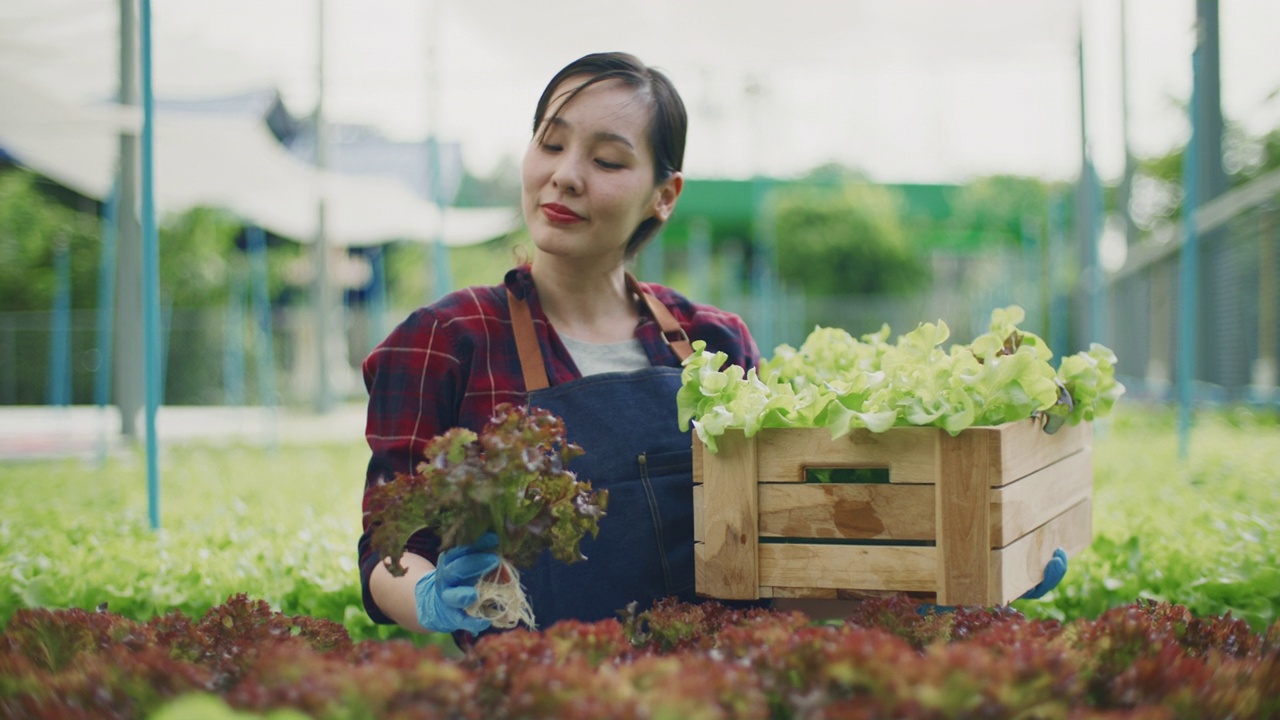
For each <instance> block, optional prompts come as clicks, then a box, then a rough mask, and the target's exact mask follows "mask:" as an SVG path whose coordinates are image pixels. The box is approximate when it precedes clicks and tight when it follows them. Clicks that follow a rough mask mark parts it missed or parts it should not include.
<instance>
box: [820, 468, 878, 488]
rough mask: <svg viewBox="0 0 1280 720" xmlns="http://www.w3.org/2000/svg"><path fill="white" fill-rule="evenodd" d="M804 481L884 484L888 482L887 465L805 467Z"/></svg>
mask: <svg viewBox="0 0 1280 720" xmlns="http://www.w3.org/2000/svg"><path fill="white" fill-rule="evenodd" d="M804 481H805V482H807V483H828V484H845V485H886V484H888V483H889V482H890V480H889V468H887V467H856V468H854V467H834V468H833V467H806V468H805V469H804Z"/></svg>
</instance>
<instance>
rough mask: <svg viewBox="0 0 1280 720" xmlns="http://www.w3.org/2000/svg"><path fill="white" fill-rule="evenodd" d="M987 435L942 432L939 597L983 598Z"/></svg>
mask: <svg viewBox="0 0 1280 720" xmlns="http://www.w3.org/2000/svg"><path fill="white" fill-rule="evenodd" d="M990 439H991V435H990V433H986V432H969V431H965V432H962V433H960V434H959V435H957V436H955V437H952V436H950V435H945V434H944V435H943V436H942V438H941V441H942V442H941V448H940V453H939V458H940V467H939V472H938V475H939V478H938V482H937V484H936V486H935V488H936V492H937V500H936V508H937V512H938V537H937V549H938V552H937V555H936V562H937V567H936V573H937V589H938V602H939V603H942V604H944V605H983V604H986V603H985V601H986V598H987V586H988V579H989V577H990V574H991V569H990V566H991V540H990V537H991V521H990V520H989V518H988V514H989V512H990V505H989V504H988V498H987V491H988V488H989V487H990V483H991V455H992V447H991V442H990Z"/></svg>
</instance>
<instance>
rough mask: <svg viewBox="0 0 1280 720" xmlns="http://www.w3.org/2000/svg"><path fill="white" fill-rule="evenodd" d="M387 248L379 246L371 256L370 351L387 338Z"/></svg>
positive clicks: (373, 250)
mask: <svg viewBox="0 0 1280 720" xmlns="http://www.w3.org/2000/svg"><path fill="white" fill-rule="evenodd" d="M386 255H387V253H386V248H385V247H384V246H381V245H379V246H377V247H374V248H373V249H372V251H371V252H370V254H369V265H370V268H371V269H372V271H373V278H372V280H371V282H370V283H369V343H368V345H369V348H368V349H369V350H373V348H375V347H377V345H378V343H380V342H382V340H383V338H385V337H386V336H387V333H388V330H387V262H386Z"/></svg>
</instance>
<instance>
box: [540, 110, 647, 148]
mask: <svg viewBox="0 0 1280 720" xmlns="http://www.w3.org/2000/svg"><path fill="white" fill-rule="evenodd" d="M546 123H547V129H548V130H550V129H551V128H552V127H556V128H563V129H566V130H567V129H570V128H572V127H573V124H572V123H570V122H569V121H568V120H565V119H564V118H562V117H559V116H556V117H551V118H547V120H546ZM591 140H592V141H594V142H615V143H619V144H621V145H626V146H627V147H628V148H630V149H632V150H635V149H636V146H635V143H633V142H631V139H630V138H628V137H627V136H626V135H619V134H618V133H615V132H609V131H607V130H599V131H596V132H594V133H591Z"/></svg>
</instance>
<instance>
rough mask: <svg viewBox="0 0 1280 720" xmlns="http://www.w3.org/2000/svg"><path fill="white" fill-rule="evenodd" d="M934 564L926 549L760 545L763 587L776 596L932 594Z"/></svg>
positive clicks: (870, 546) (921, 547) (799, 544)
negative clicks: (787, 592)
mask: <svg viewBox="0 0 1280 720" xmlns="http://www.w3.org/2000/svg"><path fill="white" fill-rule="evenodd" d="M934 565H935V561H934V548H932V547H928V546H894V545H809V544H804V543H766V544H763V545H761V546H760V584H761V585H763V586H767V587H772V588H775V592H776V589H777V588H780V587H785V588H830V589H835V590H839V589H849V590H896V591H901V592H906V591H912V590H920V591H932V590H933V589H934V585H935V578H934ZM699 591H701V588H699Z"/></svg>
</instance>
